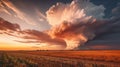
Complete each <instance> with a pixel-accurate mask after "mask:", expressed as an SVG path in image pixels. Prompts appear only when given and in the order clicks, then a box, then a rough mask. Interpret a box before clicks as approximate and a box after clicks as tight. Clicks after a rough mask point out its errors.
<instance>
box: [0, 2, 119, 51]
mask: <svg viewBox="0 0 120 67" xmlns="http://www.w3.org/2000/svg"><path fill="white" fill-rule="evenodd" d="M119 37H120V1H119V0H109V1H108V0H52V1H51V0H44V1H42V0H0V50H80V49H120V48H119V47H120V38H119Z"/></svg>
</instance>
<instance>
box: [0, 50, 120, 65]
mask: <svg viewBox="0 0 120 67" xmlns="http://www.w3.org/2000/svg"><path fill="white" fill-rule="evenodd" d="M0 67H120V50H81V51H63V50H61V51H54V50H53V51H1V52H0Z"/></svg>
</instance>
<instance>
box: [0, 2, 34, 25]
mask: <svg viewBox="0 0 120 67" xmlns="http://www.w3.org/2000/svg"><path fill="white" fill-rule="evenodd" d="M0 2H1V5H2V4H3V5H2V8H3V11H4V12H5V13H7V14H11V13H10V12H9V11H10V10H12V11H13V12H14V14H12V15H13V16H14V17H17V18H19V19H21V20H23V21H25V22H26V23H28V24H32V25H35V23H34V22H32V21H31V22H30V19H29V18H27V17H28V16H27V15H26V14H25V13H24V12H22V11H20V10H19V9H18V8H17V7H16V6H15V5H14V4H13V3H12V2H10V1H9V0H1V1H0ZM4 6H5V7H4ZM6 9H7V10H6ZM8 10H9V11H8Z"/></svg>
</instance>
